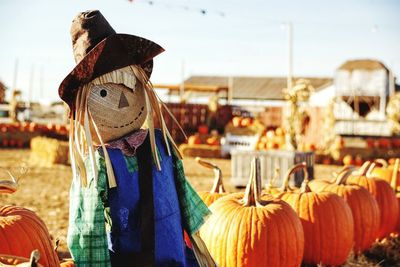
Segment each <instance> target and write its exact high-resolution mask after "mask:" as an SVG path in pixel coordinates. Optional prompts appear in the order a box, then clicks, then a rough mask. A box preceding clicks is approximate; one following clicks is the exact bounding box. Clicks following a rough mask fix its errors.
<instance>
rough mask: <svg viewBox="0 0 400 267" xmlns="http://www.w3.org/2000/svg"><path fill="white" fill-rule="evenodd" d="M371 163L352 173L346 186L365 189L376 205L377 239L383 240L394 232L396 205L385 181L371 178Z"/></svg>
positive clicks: (394, 197) (366, 163)
mask: <svg viewBox="0 0 400 267" xmlns="http://www.w3.org/2000/svg"><path fill="white" fill-rule="evenodd" d="M371 164H373V165H374V164H375V163H371V162H368V161H367V162H365V163H364V164H363V166H361V168H360V169H359V170H358V171H357V172H353V173H352V175H350V176H349V177H348V178H347V180H346V184H356V185H359V186H361V187H364V188H365V189H367V190H368V191H369V192H370V193H371V194H372V196H374V198H375V200H376V201H377V203H378V206H379V210H380V227H379V231H378V236H377V237H378V238H383V237H385V236H387V235H389V234H390V233H391V232H392V231H394V229H395V227H396V224H397V217H398V213H399V210H398V203H397V199H396V195H395V193H394V192H393V190H392V188H391V187H390V185H389V183H387V182H386V181H385V180H382V179H379V178H376V177H373V176H371V175H370V174H367V173H368V170H371V168H373V165H372V167H371Z"/></svg>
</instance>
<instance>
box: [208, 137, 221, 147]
mask: <svg viewBox="0 0 400 267" xmlns="http://www.w3.org/2000/svg"><path fill="white" fill-rule="evenodd" d="M206 143H207V145H210V146H219V145H220V141H219V138H218V136H211V137H208V138H207V139H206Z"/></svg>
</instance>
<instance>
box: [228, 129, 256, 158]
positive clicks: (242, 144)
mask: <svg viewBox="0 0 400 267" xmlns="http://www.w3.org/2000/svg"><path fill="white" fill-rule="evenodd" d="M259 138H260V136H259V135H258V134H254V135H234V134H230V133H227V134H226V135H225V137H224V138H222V139H221V154H222V157H228V156H229V155H230V154H231V152H232V150H238V151H239V150H241V151H253V150H255V149H256V146H257V141H258V139H259Z"/></svg>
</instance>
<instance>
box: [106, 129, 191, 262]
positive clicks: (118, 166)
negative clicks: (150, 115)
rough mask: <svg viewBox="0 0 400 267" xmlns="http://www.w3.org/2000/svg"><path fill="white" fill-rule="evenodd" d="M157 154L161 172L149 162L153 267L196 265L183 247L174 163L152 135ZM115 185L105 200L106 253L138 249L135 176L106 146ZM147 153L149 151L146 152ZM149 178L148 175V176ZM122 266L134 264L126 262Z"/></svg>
mask: <svg viewBox="0 0 400 267" xmlns="http://www.w3.org/2000/svg"><path fill="white" fill-rule="evenodd" d="M156 144H157V148H158V150H159V153H160V156H161V159H162V160H161V171H158V170H157V168H156V167H155V165H154V164H152V175H153V177H152V178H153V197H154V225H155V229H154V235H155V244H154V257H155V259H154V260H155V264H156V266H163V267H164V266H198V264H197V262H196V261H195V259H194V255H193V252H192V251H191V250H190V249H189V248H187V247H186V246H185V243H184V240H183V229H182V224H181V213H180V209H179V201H178V196H177V192H176V188H175V178H174V168H173V166H174V162H173V158H172V157H171V156H168V154H167V152H166V149H165V146H164V143H163V140H162V136H161V135H160V134H159V133H157V134H156ZM107 151H108V153H109V156H110V160H111V163H112V166H113V170H114V174H115V177H116V182H117V187H116V188H111V189H109V192H108V203H109V207H110V215H111V220H112V227H111V231H109V232H108V233H107V235H108V243H109V250H110V251H111V252H110V253H128V254H129V253H133V252H140V251H141V240H140V239H141V234H140V227H139V224H140V222H139V220H140V213H139V208H140V207H139V201H140V190H139V175H138V171H135V172H134V173H129V171H128V168H127V165H126V161H125V158H124V157H125V156H124V155H123V153H122V151H121V150H119V149H107ZM148 153H151V152H150V151H148ZM149 178H150V177H149ZM126 266H135V265H130V264H128V263H127V265H126Z"/></svg>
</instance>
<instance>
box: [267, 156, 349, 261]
mask: <svg viewBox="0 0 400 267" xmlns="http://www.w3.org/2000/svg"><path fill="white" fill-rule="evenodd" d="M301 169H303V171H304V173H305V179H304V182H303V183H302V186H301V188H300V189H290V188H289V187H288V184H289V178H290V175H291V174H293V173H294V172H296V171H298V170H301ZM307 176H308V175H307V169H306V164H305V163H302V164H298V165H295V166H293V167H292V168H291V169H290V170H289V171H288V172H287V174H286V177H285V179H284V184H283V187H282V189H281V192H280V193H277V194H274V196H275V197H277V198H280V199H282V200H284V201H286V202H287V203H288V204H289V205H290V206H291V207H292V208H293V209H294V210H295V211H296V213H297V215H298V216H299V218H300V220H301V222H302V224H303V229H304V239H305V246H304V256H303V262H304V263H306V264H323V265H340V264H343V263H344V262H346V259H347V257H348V255H349V253H350V252H351V249H352V247H353V242H354V222H353V216H352V214H351V209H350V208H349V206H348V205H347V204H346V202H345V201H344V200H343V199H342V198H340V197H339V196H338V195H336V194H333V193H329V192H313V191H312V190H311V188H310V187H309V186H308V183H309V181H308V178H307Z"/></svg>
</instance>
